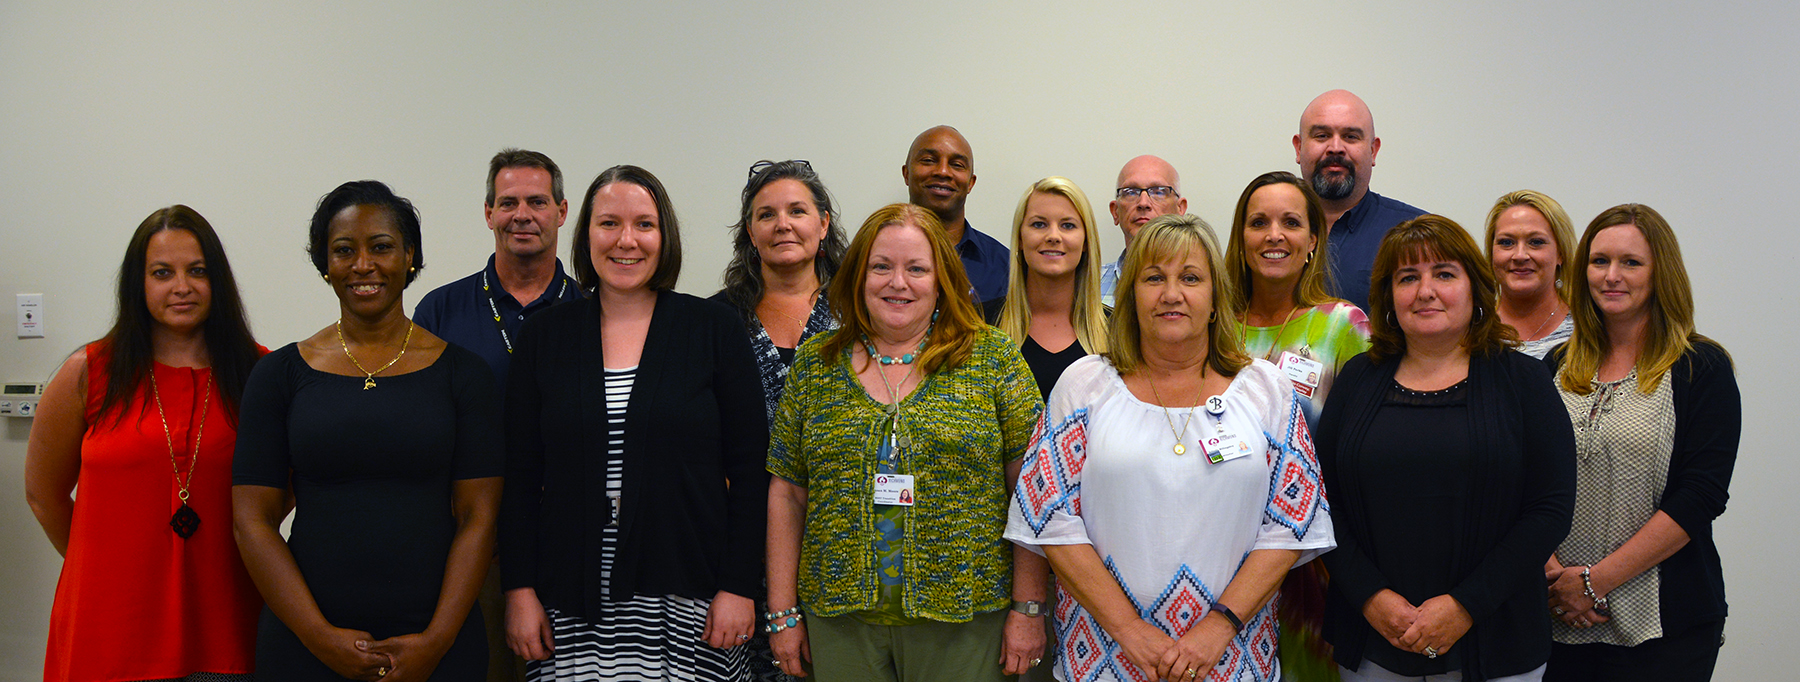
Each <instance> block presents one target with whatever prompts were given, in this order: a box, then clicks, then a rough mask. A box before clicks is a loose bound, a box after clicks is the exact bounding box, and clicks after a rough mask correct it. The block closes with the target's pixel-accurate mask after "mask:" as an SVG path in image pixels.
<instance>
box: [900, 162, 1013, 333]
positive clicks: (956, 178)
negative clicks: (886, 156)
mask: <svg viewBox="0 0 1800 682" xmlns="http://www.w3.org/2000/svg"><path fill="white" fill-rule="evenodd" d="M900 179H901V180H904V181H905V182H906V193H907V197H908V199H907V200H908V201H911V202H912V203H914V204H917V205H919V206H924V207H925V208H928V209H931V212H932V213H936V214H937V217H938V220H940V221H942V222H943V223H944V232H946V233H948V234H949V235H950V241H951V242H953V243H955V244H956V253H957V255H958V256H959V257H961V258H962V263H963V271H964V272H966V273H968V275H969V284H970V285H971V286H972V287H974V291H972V292H970V295H971V297H972V298H973V299H974V301H975V304H976V306H978V307H979V306H980V305H981V304H982V303H985V302H987V301H991V300H994V299H999V298H1005V297H1006V274H1007V273H1006V266H1007V257H1008V256H1009V255H1010V253H1009V252H1008V251H1007V248H1006V245H1005V244H1001V243H1000V241H999V240H997V239H994V238H993V237H989V236H987V235H985V234H982V233H980V232H977V231H975V228H973V227H970V226H969V221H968V218H966V217H964V215H963V213H964V204H966V203H968V201H969V190H971V189H974V187H975V153H974V152H972V151H970V150H969V141H968V140H967V139H965V138H963V136H962V133H959V132H957V131H956V129H955V128H952V127H950V126H937V127H935V128H931V129H929V130H926V131H925V132H922V133H919V136H918V137H916V138H913V143H912V148H911V149H909V150H907V152H906V163H904V164H901V166H900Z"/></svg>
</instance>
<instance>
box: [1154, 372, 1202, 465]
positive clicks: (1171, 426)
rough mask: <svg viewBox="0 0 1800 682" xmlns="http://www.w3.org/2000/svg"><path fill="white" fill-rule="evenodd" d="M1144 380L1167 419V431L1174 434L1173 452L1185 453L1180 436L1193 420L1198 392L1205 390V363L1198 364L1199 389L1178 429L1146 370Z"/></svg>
mask: <svg viewBox="0 0 1800 682" xmlns="http://www.w3.org/2000/svg"><path fill="white" fill-rule="evenodd" d="M1144 381H1145V382H1146V383H1148V384H1150V395H1152V396H1154V397H1155V398H1156V406H1157V407H1160V408H1162V411H1163V418H1164V419H1167V420H1169V431H1170V432H1172V433H1174V434H1175V454H1176V455H1185V454H1187V446H1186V445H1182V444H1181V436H1182V434H1185V433H1187V427H1188V424H1190V423H1192V422H1193V421H1194V407H1199V404H1198V403H1199V402H1200V394H1201V393H1205V392H1206V365H1201V366H1200V390H1199V391H1198V392H1196V393H1195V394H1194V403H1195V405H1194V406H1193V407H1189V408H1187V416H1186V417H1183V418H1182V420H1181V429H1180V430H1176V428H1175V417H1174V415H1171V414H1169V407H1168V406H1167V405H1164V404H1162V401H1163V399H1162V395H1161V394H1160V393H1158V392H1157V391H1156V381H1155V380H1154V379H1151V378H1150V374H1149V373H1148V372H1145V373H1144Z"/></svg>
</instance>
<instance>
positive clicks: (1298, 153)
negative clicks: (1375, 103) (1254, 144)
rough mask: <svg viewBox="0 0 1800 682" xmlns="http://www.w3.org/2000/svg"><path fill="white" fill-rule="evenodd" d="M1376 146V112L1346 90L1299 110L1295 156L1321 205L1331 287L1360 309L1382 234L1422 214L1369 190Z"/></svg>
mask: <svg viewBox="0 0 1800 682" xmlns="http://www.w3.org/2000/svg"><path fill="white" fill-rule="evenodd" d="M1380 151H1381V138H1379V137H1376V136H1375V115H1374V114H1371V113H1369V105H1367V104H1364V103H1363V101H1362V98H1360V97H1357V96H1356V95H1354V94H1351V93H1350V91H1348V90H1332V91H1331V92H1327V93H1325V94H1323V95H1319V96H1318V97H1317V98H1314V99H1313V101H1312V103H1311V104H1308V105H1306V111H1305V112H1304V113H1301V114H1300V132H1299V133H1297V134H1295V135H1294V161H1295V162H1296V163H1299V164H1300V175H1301V177H1304V178H1306V179H1307V181H1308V182H1310V183H1312V188H1313V191H1314V192H1317V193H1318V195H1319V202H1320V203H1321V204H1322V205H1323V206H1324V207H1325V224H1326V225H1328V226H1330V227H1329V232H1327V237H1326V245H1327V248H1328V249H1329V250H1330V251H1331V289H1332V291H1333V292H1334V293H1336V294H1337V295H1338V296H1339V297H1341V298H1343V299H1344V300H1347V301H1349V302H1351V303H1354V304H1356V305H1357V307H1359V308H1362V309H1363V310H1368V309H1369V275H1370V270H1372V269H1373V265H1374V263H1375V252H1376V250H1378V249H1380V248H1381V238H1382V237H1384V236H1386V235H1387V231H1388V230H1389V229H1390V228H1392V227H1393V226H1395V225H1399V224H1400V223H1403V222H1406V221H1407V220H1411V219H1413V218H1415V217H1418V216H1420V215H1423V214H1424V213H1425V211H1422V210H1420V209H1417V208H1414V207H1412V206H1411V205H1408V204H1406V203H1404V202H1401V201H1396V200H1393V199H1389V198H1387V197H1384V196H1381V195H1379V194H1376V193H1374V192H1371V191H1369V176H1370V175H1371V173H1372V172H1373V171H1374V169H1375V154H1376V153H1377V152H1380Z"/></svg>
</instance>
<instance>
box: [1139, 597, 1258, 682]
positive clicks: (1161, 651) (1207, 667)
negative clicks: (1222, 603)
mask: <svg viewBox="0 0 1800 682" xmlns="http://www.w3.org/2000/svg"><path fill="white" fill-rule="evenodd" d="M1210 615H1211V614H1210V613H1208V616H1210ZM1109 634H1110V633H1109ZM1236 635H1237V632H1236V630H1234V629H1233V628H1232V627H1231V623H1230V622H1228V621H1226V620H1225V617H1224V616H1219V617H1217V618H1212V617H1203V618H1201V619H1200V622H1198V623H1195V624H1194V627H1191V628H1188V631H1187V632H1186V633H1184V634H1182V636H1181V638H1180V639H1176V638H1174V637H1170V636H1169V635H1168V633H1165V632H1163V630H1162V628H1159V627H1157V626H1155V625H1152V624H1150V622H1149V621H1145V620H1139V621H1137V622H1136V623H1133V624H1132V625H1131V626H1129V627H1127V628H1124V629H1123V631H1121V632H1120V633H1118V635H1116V636H1114V637H1113V639H1114V640H1115V641H1117V642H1118V643H1119V647H1120V648H1122V649H1124V650H1125V659H1126V660H1128V661H1130V662H1131V664H1132V665H1135V666H1137V667H1138V668H1139V669H1141V670H1143V671H1145V672H1148V673H1151V674H1152V675H1154V679H1158V680H1168V681H1169V682H1192V680H1196V679H1201V678H1204V677H1206V674H1207V673H1208V672H1210V671H1211V670H1212V668H1213V666H1214V665H1217V664H1218V663H1219V659H1220V658H1222V657H1224V655H1225V647H1226V646H1227V645H1229V644H1230V643H1231V638H1232V637H1234V636H1236ZM1189 671H1193V674H1192V675H1190V674H1188V672H1189Z"/></svg>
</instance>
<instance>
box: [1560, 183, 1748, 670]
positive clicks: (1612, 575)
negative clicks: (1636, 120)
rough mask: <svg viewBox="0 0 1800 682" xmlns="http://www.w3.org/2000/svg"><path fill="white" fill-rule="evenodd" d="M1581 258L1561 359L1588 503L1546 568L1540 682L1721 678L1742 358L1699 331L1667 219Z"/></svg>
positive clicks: (1614, 237)
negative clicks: (1720, 536) (1726, 539)
mask: <svg viewBox="0 0 1800 682" xmlns="http://www.w3.org/2000/svg"><path fill="white" fill-rule="evenodd" d="M1577 253H1578V255H1577V257H1576V262H1578V263H1584V264H1585V269H1584V276H1585V281H1584V284H1585V286H1582V287H1578V288H1577V289H1576V290H1575V295H1574V302H1573V306H1572V309H1573V317H1574V318H1575V335H1574V337H1573V338H1572V339H1571V340H1570V342H1569V343H1568V344H1567V345H1565V346H1563V347H1561V348H1560V349H1559V350H1556V351H1552V352H1551V357H1550V361H1551V362H1552V364H1560V365H1561V371H1560V372H1559V373H1558V374H1557V388H1558V389H1559V390H1560V391H1561V392H1562V398H1563V404H1564V406H1566V407H1567V408H1568V411H1569V418H1570V420H1571V421H1573V422H1574V427H1575V440H1576V477H1577V480H1578V486H1577V490H1579V491H1580V492H1579V493H1578V494H1577V495H1576V498H1575V522H1574V527H1573V529H1572V530H1570V532H1569V536H1568V538H1567V539H1566V540H1564V541H1563V543H1562V545H1561V546H1560V547H1558V548H1557V550H1556V554H1555V555H1554V556H1552V557H1551V558H1550V561H1549V563H1548V564H1547V565H1546V566H1545V569H1544V573H1545V577H1546V579H1548V581H1549V582H1550V600H1549V607H1550V615H1551V617H1552V618H1554V619H1555V620H1554V621H1553V623H1552V628H1553V629H1552V636H1553V637H1554V639H1555V643H1554V644H1553V645H1552V649H1551V655H1550V664H1549V667H1548V669H1547V670H1546V671H1545V674H1544V679H1545V680H1584V681H1585V680H1706V679H1710V678H1711V677H1712V671H1713V665H1714V664H1715V663H1716V662H1717V661H1718V656H1719V647H1720V646H1721V644H1722V643H1723V642H1722V640H1721V638H1722V636H1723V633H1724V628H1725V615H1726V611H1725V581H1724V578H1723V576H1722V575H1721V572H1720V565H1719V550H1718V548H1717V547H1716V546H1715V545H1714V544H1713V539H1712V537H1713V533H1712V522H1713V519H1715V518H1718V516H1719V515H1720V514H1722V513H1724V512H1725V499H1726V497H1727V488H1728V486H1729V485H1730V483H1731V470H1732V467H1733V465H1734V464H1735V463H1736V461H1737V446H1738V435H1739V431H1740V429H1741V427H1742V424H1743V414H1742V406H1741V402H1740V399H1739V396H1738V387H1737V378H1736V377H1735V376H1733V374H1732V365H1731V356H1730V355H1729V354H1728V353H1726V352H1725V349H1724V348H1721V347H1720V346H1719V345H1718V344H1717V343H1715V342H1713V341H1712V340H1711V339H1708V338H1706V337H1704V336H1701V335H1700V334H1699V333H1697V332H1695V331H1694V299H1693V294H1692V293H1691V290H1690V288H1689V286H1688V276H1687V269H1686V268H1685V267H1683V265H1682V262H1681V247H1680V246H1679V245H1678V244H1676V242H1675V233H1674V231H1673V230H1671V229H1670V228H1669V223H1668V222H1667V221H1665V220H1663V217H1662V216H1661V215H1659V214H1658V213H1657V212H1656V211H1655V210H1653V209H1651V208H1650V207H1648V206H1643V205H1639V204H1625V205H1621V206H1615V207H1613V208H1609V209H1607V210H1606V211H1605V212H1602V213H1601V214H1600V215H1599V217H1596V218H1594V221H1593V222H1592V223H1589V224H1588V228H1587V232H1586V233H1585V234H1583V235H1582V237H1581V246H1580V248H1579V250H1578V251H1577Z"/></svg>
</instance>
